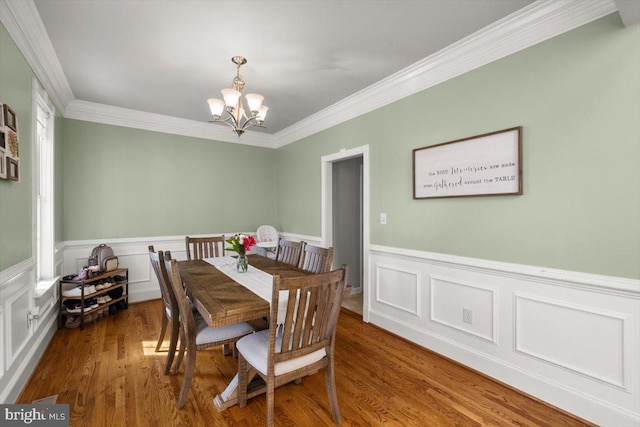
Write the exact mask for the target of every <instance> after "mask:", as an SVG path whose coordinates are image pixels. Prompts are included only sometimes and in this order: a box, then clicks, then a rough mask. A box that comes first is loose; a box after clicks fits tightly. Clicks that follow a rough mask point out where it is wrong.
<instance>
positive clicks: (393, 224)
mask: <svg viewBox="0 0 640 427" xmlns="http://www.w3.org/2000/svg"><path fill="white" fill-rule="evenodd" d="M639 117H640V27H639V26H638V25H635V26H632V27H629V28H623V26H622V23H621V21H620V19H619V17H618V14H617V13H616V14H613V15H610V16H608V17H605V18H602V19H600V20H598V21H595V22H593V23H591V24H588V25H586V26H583V27H580V28H578V29H576V30H573V31H571V32H568V33H566V34H564V35H561V36H559V37H556V38H554V39H551V40H549V41H546V42H544V43H541V44H538V45H536V46H533V47H531V48H528V49H526V50H524V51H521V52H519V53H517V54H514V55H511V56H509V57H506V58H504V59H501V60H499V61H496V62H493V63H491V64H488V65H485V66H483V67H481V68H479V69H477V70H474V71H472V72H469V73H466V74H464V75H462V76H459V77H457V78H455V79H452V80H449V81H447V82H444V83H442V84H439V85H437V86H435V87H433V88H430V89H427V90H425V91H423V92H420V93H418V94H416V95H413V96H411V97H408V98H405V99H403V100H400V101H398V102H395V103H393V104H390V105H388V106H386V107H383V108H381V109H378V110H376V111H373V112H371V113H368V114H366V115H363V116H360V117H358V118H356V119H353V120H350V121H348V122H346V123H343V124H340V125H338V126H335V127H333V128H331V129H328V130H325V131H323V132H320V133H318V134H315V135H312V136H310V137H307V138H305V139H303V140H300V141H297V142H296V143H293V144H290V145H287V146H285V147H282V148H280V149H278V156H277V167H276V171H277V176H276V187H277V201H278V219H279V224H278V226H279V228H280V229H283V230H286V231H288V232H293V233H300V234H309V235H320V233H321V217H320V209H321V201H320V157H321V156H323V155H327V154H331V153H335V152H337V151H338V150H339V149H340V148H353V147H358V146H361V145H365V144H368V145H369V150H370V167H371V169H370V172H371V181H370V185H371V204H370V214H371V221H372V223H371V229H370V232H371V243H372V244H376V245H385V246H391V247H398V248H407V249H417V250H423V251H430V252H436V253H445V254H454V255H460V256H467V257H474V258H480V259H489V260H497V261H504V262H513V263H520V264H527V265H536V266H542V267H551V268H561V269H566V270H572V271H581V272H588V273H596V274H605V275H612V276H620V277H628V278H639V277H640V266H639V265H640V166H639V163H640V120H639V119H638V118H639ZM518 125H521V126H523V165H524V175H523V182H524V194H523V195H522V196H494V197H481V198H457V199H424V200H413V199H412V150H413V149H414V148H418V147H423V146H429V145H433V144H438V143H442V142H447V141H452V140H456V139H460V138H464V137H469V136H473V135H478V134H483V133H487V132H491V131H495V130H500V129H506V128H510V127H513V126H518ZM380 212H386V213H387V215H388V223H387V225H380V224H378V222H377V218H378V214H379V213H380Z"/></svg>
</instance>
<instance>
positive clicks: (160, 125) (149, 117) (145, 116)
mask: <svg viewBox="0 0 640 427" xmlns="http://www.w3.org/2000/svg"><path fill="white" fill-rule="evenodd" d="M65 117H66V118H69V119H76V120H84V121H88V122H95V123H103V124H107V125H115V126H124V127H128V128H134V129H144V130H150V131H156V132H163V133H169V134H174V135H183V136H191V137H194V138H204V139H213V140H217V141H223V142H233V143H238V144H245V145H253V146H257V147H264V148H274V143H273V136H272V135H269V134H263V133H259V132H251V131H246V132H245V133H244V134H242V139H240V138H239V137H238V136H236V134H235V133H234V132H232V131H231V130H230V129H229V128H228V127H227V126H221V125H219V124H212V123H205V122H199V121H196V120H188V119H182V118H178V117H173V116H165V115H163V114H156V113H148V112H145V111H139V110H132V109H129V108H121V107H114V106H112V105H105V104H98V103H95V102H89V101H80V100H77V99H76V100H74V101H71V102H70V103H69V104H68V105H67V108H66V110H65Z"/></svg>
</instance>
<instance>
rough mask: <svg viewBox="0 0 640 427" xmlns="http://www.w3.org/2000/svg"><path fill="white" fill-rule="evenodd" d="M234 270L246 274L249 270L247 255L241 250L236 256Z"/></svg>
mask: <svg viewBox="0 0 640 427" xmlns="http://www.w3.org/2000/svg"><path fill="white" fill-rule="evenodd" d="M236 269H237V270H238V273H246V272H247V270H248V269H249V259H248V258H247V254H246V253H245V251H243V250H240V253H239V254H238V261H237V262H236Z"/></svg>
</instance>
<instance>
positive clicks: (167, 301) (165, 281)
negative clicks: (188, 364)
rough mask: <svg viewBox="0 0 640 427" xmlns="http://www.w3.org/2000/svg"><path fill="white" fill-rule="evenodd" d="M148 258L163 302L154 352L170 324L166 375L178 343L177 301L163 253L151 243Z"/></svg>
mask: <svg viewBox="0 0 640 427" xmlns="http://www.w3.org/2000/svg"><path fill="white" fill-rule="evenodd" d="M149 259H150V260H151V266H152V267H153V271H155V273H156V277H157V278H158V284H159V285H160V295H161V296H162V302H163V310H162V311H163V313H162V326H161V328H160V335H159V336H158V343H157V344H156V352H157V351H160V347H161V346H162V343H163V342H164V336H165V333H166V331H167V326H168V325H169V324H170V325H171V329H170V332H169V333H170V339H169V350H168V352H167V361H166V363H165V367H164V374H165V375H167V374H168V373H169V370H170V369H171V365H172V363H173V358H174V356H175V353H176V347H177V344H178V334H179V333H180V318H179V316H180V315H179V311H178V302H177V301H176V297H175V295H174V293H173V289H171V287H170V286H171V285H169V277H168V276H167V270H166V268H165V265H164V254H163V253H162V251H158V252H156V251H155V250H154V248H153V245H151V246H149Z"/></svg>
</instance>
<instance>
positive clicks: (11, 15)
mask: <svg viewBox="0 0 640 427" xmlns="http://www.w3.org/2000/svg"><path fill="white" fill-rule="evenodd" d="M616 10H617V9H616V6H615V4H614V2H613V0H593V1H584V0H538V1H536V2H535V3H532V4H530V5H529V6H527V7H525V8H523V9H521V10H519V11H517V12H515V13H513V14H511V15H509V16H507V17H505V18H503V19H501V20H499V21H496V22H495V23H493V24H491V25H489V26H487V27H485V28H483V29H481V30H479V31H477V32H475V33H473V34H471V35H469V36H467V37H466V38H464V39H462V40H460V41H458V42H456V43H454V44H452V45H450V46H448V47H446V48H444V49H442V50H440V51H438V52H436V53H434V54H433V55H431V56H428V57H427V58H424V59H422V60H420V61H418V62H416V63H415V64H413V65H411V66H409V67H407V68H405V69H403V70H401V71H399V72H397V73H395V74H392V75H391V76H389V77H386V78H384V79H382V80H380V81H379V82H377V83H374V84H373V85H371V86H369V87H367V88H365V89H363V90H361V91H359V92H356V93H355V94H353V95H350V96H348V97H346V98H344V99H343V100H341V101H339V102H337V103H335V104H333V105H331V106H329V107H327V108H325V109H323V110H321V111H319V112H317V113H315V114H312V115H311V116H308V117H307V118H305V119H303V120H301V121H299V122H297V123H295V124H293V125H291V126H289V127H287V128H285V129H283V130H281V131H279V132H276V133H274V134H264V133H260V132H255V131H247V132H245V133H244V134H243V136H242V138H241V139H239V138H237V137H236V136H234V134H233V133H232V132H229V129H226V126H218V125H212V124H209V123H205V122H199V121H194V120H187V119H181V118H176V117H170V116H164V115H161V114H155V113H147V112H143V111H137V110H131V109H126V108H120V107H114V106H109V105H103V104H97V103H92V102H88V101H80V100H76V99H75V97H74V95H73V92H72V91H71V88H70V86H69V83H68V81H67V79H66V76H65V75H64V72H63V71H62V66H61V65H60V62H59V61H58V58H57V56H56V54H55V51H54V49H53V46H52V45H51V41H50V40H49V37H48V35H47V33H46V31H45V29H44V25H43V23H42V20H41V19H40V16H39V15H38V11H37V9H36V7H35V4H34V3H33V1H32V0H21V1H13V0H0V12H1V13H0V16H1V17H2V23H3V24H4V25H5V27H6V28H7V31H9V34H10V35H11V37H12V38H13V39H14V41H15V42H16V44H17V45H18V48H19V49H20V51H21V52H22V54H23V55H24V56H25V58H26V60H27V62H28V63H29V65H31V67H32V68H33V70H34V72H35V74H36V76H37V77H38V79H39V80H40V81H41V82H42V84H43V86H44V87H45V89H46V90H47V92H48V93H49V95H50V96H51V98H52V99H53V101H54V103H55V105H56V107H57V108H58V110H60V112H62V114H63V116H64V117H66V118H73V119H78V120H87V121H92V122H97V123H105V124H111V125H116V126H125V127H131V128H137V129H145V130H152V131H158V132H165V133H170V134H176V135H185V136H192V137H196V138H205V139H214V140H218V141H225V142H233V143H239V144H247V145H254V146H260V147H267V148H279V147H283V146H285V145H288V144H291V143H293V142H295V141H298V140H300V139H302V138H305V137H307V136H310V135H313V134H314V133H317V132H320V131H322V130H325V129H328V128H330V127H332V126H335V125H338V124H340V123H343V122H345V121H348V120H351V119H353V118H356V117H358V116H361V115H363V114H365V113H368V112H370V111H373V110H376V109H378V108H381V107H383V106H385V105H388V104H391V103H393V102H395V101H398V100H400V99H402V98H405V97H407V96H410V95H413V94H415V93H417V92H420V91H423V90H425V89H428V88H430V87H432V86H435V85H437V84H439V83H442V82H444V81H446V80H449V79H452V78H454V77H457V76H459V75H461V74H464V73H466V72H468V71H471V70H474V69H476V68H479V67H481V66H483V65H486V64H488V63H491V62H493V61H496V60H498V59H500V58H504V57H505V56H508V55H511V54H513V53H516V52H518V51H520V50H523V49H526V48H528V47H530V46H533V45H535V44H537V43H540V42H542V41H545V40H547V39H550V38H552V37H555V36H557V35H559V34H562V33H564V32H567V31H570V30H572V29H574V28H577V27H579V26H581V25H585V24H587V23H589V22H592V21H594V20H596V19H598V18H601V17H603V16H605V15H608V14H610V13H613V12H615V11H616Z"/></svg>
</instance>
